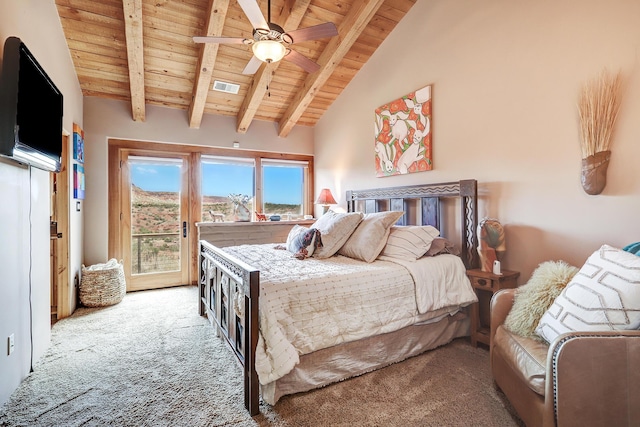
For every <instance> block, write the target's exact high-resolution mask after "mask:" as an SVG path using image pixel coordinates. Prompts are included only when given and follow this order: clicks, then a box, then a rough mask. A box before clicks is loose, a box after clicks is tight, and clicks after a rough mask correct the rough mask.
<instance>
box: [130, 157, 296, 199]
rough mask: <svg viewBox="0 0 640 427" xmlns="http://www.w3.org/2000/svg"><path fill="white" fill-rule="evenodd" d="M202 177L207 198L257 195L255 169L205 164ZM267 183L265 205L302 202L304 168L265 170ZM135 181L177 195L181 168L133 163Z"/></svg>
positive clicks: (265, 184)
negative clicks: (254, 178)
mask: <svg viewBox="0 0 640 427" xmlns="http://www.w3.org/2000/svg"><path fill="white" fill-rule="evenodd" d="M202 176H203V179H202V180H203V183H202V188H203V194H204V195H205V196H223V197H226V196H228V195H229V194H230V193H240V194H249V195H252V194H253V167H249V166H247V167H243V166H238V165H226V164H210V163H205V164H204V166H203V172H202ZM263 181H264V182H263V185H264V188H265V200H264V201H265V202H270V203H291V204H299V203H302V186H301V185H300V183H301V182H302V168H288V167H265V168H264V177H263ZM131 182H132V183H133V184H135V185H136V186H138V187H140V188H142V189H143V190H146V191H174V192H177V191H178V190H179V189H180V167H179V166H177V165H170V164H169V165H167V164H164V165H162V164H157V165H154V164H147V163H133V164H132V165H131Z"/></svg>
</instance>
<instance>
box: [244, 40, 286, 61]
mask: <svg viewBox="0 0 640 427" xmlns="http://www.w3.org/2000/svg"><path fill="white" fill-rule="evenodd" d="M251 49H252V50H253V54H254V55H255V56H256V58H258V59H259V60H261V61H263V62H266V63H271V62H278V61H280V60H281V59H282V58H284V56H285V55H286V54H287V49H286V48H285V47H284V45H283V44H282V43H280V42H277V41H274V40H260V41H257V42H255V43H254V44H253V45H251Z"/></svg>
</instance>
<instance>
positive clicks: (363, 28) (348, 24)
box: [56, 0, 416, 137]
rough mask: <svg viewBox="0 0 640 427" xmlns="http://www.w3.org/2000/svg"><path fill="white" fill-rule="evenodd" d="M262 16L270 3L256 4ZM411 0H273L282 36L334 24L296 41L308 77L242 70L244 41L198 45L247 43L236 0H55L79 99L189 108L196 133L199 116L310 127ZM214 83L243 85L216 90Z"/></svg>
mask: <svg viewBox="0 0 640 427" xmlns="http://www.w3.org/2000/svg"><path fill="white" fill-rule="evenodd" d="M257 1H258V4H259V6H260V8H261V10H262V13H263V15H264V16H265V18H266V17H267V16H268V11H267V4H268V2H267V1H266V0H257ZM415 1H416V0H272V1H271V21H272V22H274V23H276V24H279V25H280V26H282V27H283V28H284V29H285V31H293V30H295V29H297V28H306V27H310V26H313V25H318V24H321V23H324V22H333V23H334V24H335V25H336V26H337V28H338V36H336V37H333V38H329V39H321V40H314V41H306V42H301V43H295V44H294V45H292V49H293V50H296V51H297V52H298V53H301V54H303V55H305V56H306V57H308V58H310V59H312V60H313V61H315V62H317V63H318V64H319V65H320V69H319V70H318V71H316V72H314V73H311V74H308V73H307V72H305V71H303V70H302V69H301V68H299V67H298V66H296V65H294V64H293V63H291V62H289V61H287V60H282V61H279V62H276V63H272V64H262V65H261V67H260V69H259V70H258V72H257V73H255V75H244V74H242V70H243V69H244V67H245V65H246V64H247V62H248V61H249V60H250V59H251V57H252V51H251V47H250V46H246V45H242V44H239V45H238V44H197V43H194V42H193V39H192V38H193V37H194V36H224V37H244V38H251V34H252V30H253V29H252V26H251V24H250V22H249V20H248V19H247V17H246V16H245V14H244V12H243V10H242V9H241V8H240V6H239V5H238V3H237V1H236V0H100V1H95V0H56V5H57V9H58V14H59V15H60V20H61V22H62V27H63V29H64V33H65V36H66V39H67V44H68V46H69V50H70V52H71V57H72V58H73V62H74V66H75V69H76V73H77V75H78V80H79V82H80V86H81V88H82V91H83V94H84V95H85V96H96V97H103V98H111V99H118V100H126V101H127V102H129V103H130V104H131V114H132V119H133V120H136V121H144V119H145V106H146V105H160V106H165V107H170V108H177V109H183V110H186V111H187V116H188V122H189V126H190V127H193V128H198V127H199V126H200V122H201V120H202V116H203V114H204V113H208V114H222V115H228V116H235V117H236V120H237V131H238V132H239V133H245V132H246V131H247V130H248V128H249V126H250V124H251V122H252V121H253V120H266V121H272V122H277V123H278V125H279V126H278V129H279V130H278V134H279V135H280V136H281V137H286V136H287V135H288V134H289V132H290V131H291V129H292V128H293V127H294V126H295V125H304V126H314V125H315V124H316V123H317V121H318V120H319V119H320V117H321V116H322V114H323V113H324V111H325V110H327V108H329V106H330V105H331V104H332V102H333V101H334V100H335V99H336V98H337V97H338V95H340V93H341V92H342V91H343V90H344V88H345V87H346V86H347V84H348V83H349V82H350V81H351V79H353V77H354V76H355V75H356V73H357V72H358V71H359V70H360V68H362V66H363V65H364V64H365V63H366V62H367V60H368V59H369V57H371V55H372V54H373V52H374V51H375V50H376V49H377V48H378V46H380V44H381V43H382V41H383V40H384V39H385V38H386V37H387V36H388V35H389V33H390V32H391V31H392V30H393V28H394V27H395V26H396V24H397V23H398V22H399V21H400V20H401V19H402V18H403V17H404V16H405V15H406V13H407V12H408V11H409V9H410V8H411V7H412V6H413V4H414V3H415ZM214 80H218V81H222V82H227V83H234V84H238V85H240V90H239V92H238V94H229V93H224V92H219V91H214V90H212V85H213V82H214Z"/></svg>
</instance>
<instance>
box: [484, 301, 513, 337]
mask: <svg viewBox="0 0 640 427" xmlns="http://www.w3.org/2000/svg"><path fill="white" fill-rule="evenodd" d="M515 293H516V290H515V289H501V290H499V291H498V292H496V293H495V294H493V297H491V335H490V338H491V341H493V337H494V335H495V334H496V329H497V328H498V326H500V325H502V324H503V323H504V321H505V319H506V318H507V315H508V314H509V312H510V311H511V307H512V306H513V299H514V296H515Z"/></svg>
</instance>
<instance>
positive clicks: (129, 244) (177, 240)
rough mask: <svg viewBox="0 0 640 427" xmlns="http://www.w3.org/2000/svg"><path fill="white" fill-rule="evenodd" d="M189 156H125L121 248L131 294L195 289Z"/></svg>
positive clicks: (137, 153)
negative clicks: (184, 287) (185, 287)
mask: <svg viewBox="0 0 640 427" xmlns="http://www.w3.org/2000/svg"><path fill="white" fill-rule="evenodd" d="M188 168H189V162H188V155H181V154H177V153H157V152H147V151H141V150H121V158H120V173H121V179H120V182H121V186H120V197H119V198H120V204H121V208H122V209H121V215H120V227H119V228H120V239H119V240H120V242H121V245H122V247H121V250H120V254H121V255H122V260H123V261H124V269H125V276H126V281H127V291H138V290H145V289H155V288H163V287H169V286H177V285H185V284H188V283H189V265H190V263H189V259H190V258H189V236H188V233H189V226H188V224H189V171H188Z"/></svg>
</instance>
